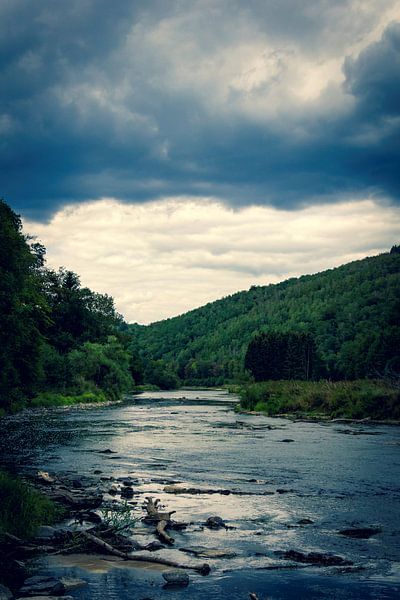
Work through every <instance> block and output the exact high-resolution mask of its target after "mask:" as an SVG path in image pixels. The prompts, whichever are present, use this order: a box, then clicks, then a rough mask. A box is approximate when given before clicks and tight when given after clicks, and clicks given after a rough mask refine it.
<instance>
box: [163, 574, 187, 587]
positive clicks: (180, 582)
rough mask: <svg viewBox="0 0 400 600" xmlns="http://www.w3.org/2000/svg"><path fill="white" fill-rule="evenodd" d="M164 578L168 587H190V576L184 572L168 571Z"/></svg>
mask: <svg viewBox="0 0 400 600" xmlns="http://www.w3.org/2000/svg"><path fill="white" fill-rule="evenodd" d="M162 576H163V577H164V579H165V581H166V582H167V585H168V586H179V587H186V586H187V585H189V581H190V580H189V575H188V574H187V573H185V572H184V571H178V570H175V571H167V572H166V573H163V574H162Z"/></svg>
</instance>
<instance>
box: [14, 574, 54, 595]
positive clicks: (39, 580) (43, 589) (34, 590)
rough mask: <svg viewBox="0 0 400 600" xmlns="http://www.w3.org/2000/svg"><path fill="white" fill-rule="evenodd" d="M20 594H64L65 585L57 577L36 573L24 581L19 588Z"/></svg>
mask: <svg viewBox="0 0 400 600" xmlns="http://www.w3.org/2000/svg"><path fill="white" fill-rule="evenodd" d="M19 594H20V595H21V596H30V597H32V596H60V595H63V594H65V587H64V585H63V583H62V582H61V581H60V580H59V579H55V578H54V577H46V576H40V575H36V576H35V577H29V578H28V579H26V580H25V581H24V585H23V586H22V588H21V589H20V590H19Z"/></svg>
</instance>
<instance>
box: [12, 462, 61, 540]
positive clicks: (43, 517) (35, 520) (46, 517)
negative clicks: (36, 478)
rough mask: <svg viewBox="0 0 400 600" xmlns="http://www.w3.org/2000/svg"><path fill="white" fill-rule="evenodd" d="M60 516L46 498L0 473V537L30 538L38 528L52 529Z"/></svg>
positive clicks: (21, 482)
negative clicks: (1, 535) (2, 535)
mask: <svg viewBox="0 0 400 600" xmlns="http://www.w3.org/2000/svg"><path fill="white" fill-rule="evenodd" d="M59 516H60V510H59V509H58V508H57V507H56V505H55V504H54V503H53V502H52V501H51V500H49V498H46V497H45V496H43V495H42V494H40V493H39V492H37V491H36V490H34V489H33V488H32V487H31V486H30V485H28V484H27V483H25V482H24V481H22V480H21V479H18V478H17V477H13V476H11V475H9V474H8V473H6V472H4V471H0V533H6V532H7V533H11V534H13V535H17V536H20V537H23V538H26V537H30V536H32V535H34V534H35V531H36V529H37V528H38V527H39V526H40V525H51V524H52V523H54V521H55V520H56V519H57V518H58V517H59Z"/></svg>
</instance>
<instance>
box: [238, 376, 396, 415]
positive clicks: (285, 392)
mask: <svg viewBox="0 0 400 600" xmlns="http://www.w3.org/2000/svg"><path fill="white" fill-rule="evenodd" d="M235 391H236V392H237V393H239V396H240V407H239V408H240V409H243V410H250V411H257V412H262V413H265V414H267V415H271V416H272V415H278V414H296V415H310V416H318V415H323V416H327V417H330V418H340V417H342V418H348V419H363V418H371V419H376V420H386V419H387V420H389V419H393V420H400V389H399V388H396V387H395V386H394V385H392V384H390V383H385V382H383V381H380V380H369V379H362V380H357V381H336V382H332V381H265V382H260V383H252V384H248V385H245V386H242V387H240V388H239V390H235Z"/></svg>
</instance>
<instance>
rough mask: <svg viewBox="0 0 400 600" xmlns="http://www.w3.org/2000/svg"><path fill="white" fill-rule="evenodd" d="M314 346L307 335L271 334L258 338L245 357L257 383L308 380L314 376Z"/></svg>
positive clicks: (273, 332)
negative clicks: (277, 380) (273, 380)
mask: <svg viewBox="0 0 400 600" xmlns="http://www.w3.org/2000/svg"><path fill="white" fill-rule="evenodd" d="M314 356H315V343H314V340H313V338H312V336H311V335H310V334H308V333H303V332H301V333H297V332H289V333H283V332H278V331H268V332H266V333H260V334H259V335H257V336H255V337H254V338H253V340H252V341H251V342H250V344H249V346H248V349H247V352H246V355H245V368H246V369H247V370H248V371H250V372H251V374H252V375H253V377H254V379H255V380H256V381H267V380H269V379H275V380H276V379H299V380H308V379H310V378H311V377H312V374H313V363H314Z"/></svg>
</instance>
